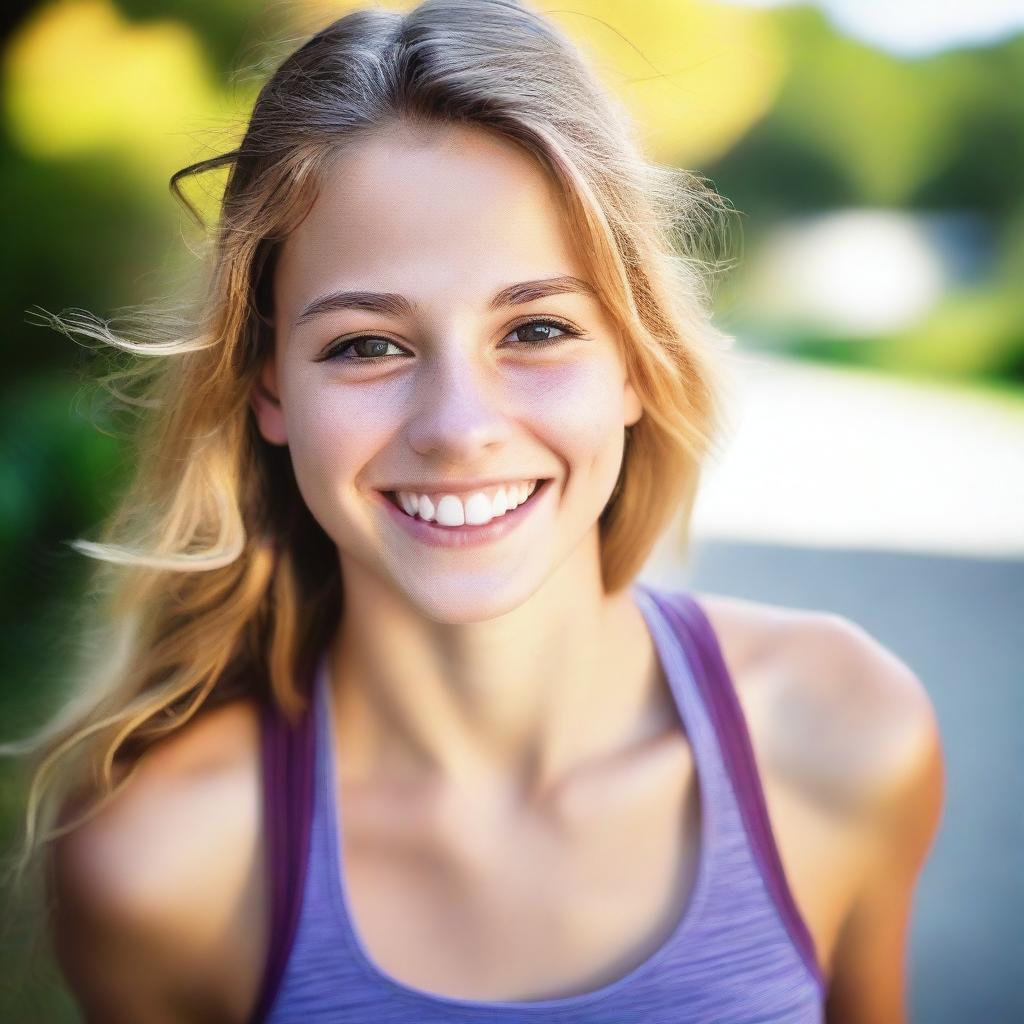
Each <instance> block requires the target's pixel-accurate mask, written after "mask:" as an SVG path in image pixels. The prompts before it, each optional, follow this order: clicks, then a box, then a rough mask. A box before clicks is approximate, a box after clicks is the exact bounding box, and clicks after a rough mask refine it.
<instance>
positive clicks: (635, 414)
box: [622, 380, 644, 427]
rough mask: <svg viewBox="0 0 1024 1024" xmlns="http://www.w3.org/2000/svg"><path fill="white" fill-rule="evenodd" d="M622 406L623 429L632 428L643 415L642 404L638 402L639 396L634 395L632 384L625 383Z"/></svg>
mask: <svg viewBox="0 0 1024 1024" xmlns="http://www.w3.org/2000/svg"><path fill="white" fill-rule="evenodd" d="M623 398H624V402H623V406H624V408H625V413H626V416H625V419H624V420H623V421H622V425H623V426H624V427H632V426H633V425H634V424H636V423H638V422H639V421H640V419H641V418H642V417H643V414H644V407H643V403H642V402H641V401H640V396H639V395H638V394H637V393H636V390H635V389H634V387H633V384H632V382H630V381H629V380H627V381H626V387H625V391H624V393H623Z"/></svg>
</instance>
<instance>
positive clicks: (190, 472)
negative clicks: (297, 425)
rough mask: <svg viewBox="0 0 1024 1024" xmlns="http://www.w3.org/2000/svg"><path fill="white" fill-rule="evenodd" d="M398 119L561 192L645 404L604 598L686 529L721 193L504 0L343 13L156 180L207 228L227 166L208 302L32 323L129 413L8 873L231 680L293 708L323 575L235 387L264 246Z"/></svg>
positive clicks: (320, 536) (245, 355)
mask: <svg viewBox="0 0 1024 1024" xmlns="http://www.w3.org/2000/svg"><path fill="white" fill-rule="evenodd" d="M538 67H542V68H543V73H542V74H538V73H537V68H538ZM399 122H401V123H403V124H407V125H410V126H413V127H415V128H416V129H417V130H420V131H425V132H428V133H429V132H430V131H431V130H437V128H438V127H442V126H445V125H451V124H460V125H470V126H477V127H479V128H480V129H482V130H487V131H490V132H495V133H498V134H499V135H501V136H503V137H504V138H506V139H508V140H510V141H513V142H514V143H516V144H517V145H519V146H521V147H523V148H525V150H526V151H527V152H528V153H529V154H530V155H531V156H532V157H533V158H535V159H536V160H537V161H538V162H539V163H540V165H541V167H542V168H543V169H544V171H545V172H546V173H547V174H549V175H550V177H551V179H552V180H553V181H554V182H555V184H556V186H557V190H558V194H559V196H560V197H561V198H562V200H563V202H564V207H565V213H566V222H567V224H568V227H569V230H570V232H571V234H572V240H573V242H574V244H575V246H576V249H577V251H578V253H579V254H580V256H581V259H583V260H584V261H585V266H586V268H587V270H588V271H589V273H590V275H591V280H592V282H593V284H594V285H595V287H596V288H597V289H598V294H599V296H600V298H601V301H602V302H603V303H604V305H605V307H606V309H607V310H608V312H609V313H610V315H611V317H612V319H613V322H615V323H616V325H617V326H618V328H619V335H620V344H621V345H622V349H623V356H624V359H625V363H626V367H627V372H628V374H629V376H630V379H631V380H632V382H633V384H634V387H635V388H636V390H637V393H638V395H639V396H640V399H641V402H642V404H643V407H644V415H643V416H642V417H641V419H640V420H639V421H638V422H637V423H636V424H635V425H634V426H633V427H631V428H629V429H628V440H627V444H626V447H625V452H624V456H623V462H622V466H621V470H620V475H619V480H618V482H617V484H616V486H615V490H614V491H613V493H612V496H611V497H610V499H609V501H608V504H607V506H606V507H605V509H604V510H603V512H602V513H601V516H600V520H599V530H600V558H601V574H602V581H603V585H604V587H605V589H606V591H608V592H612V591H616V590H619V589H620V588H622V587H624V586H626V585H627V584H629V583H630V581H631V580H632V579H633V577H634V576H635V575H636V574H637V573H638V572H639V570H640V569H641V568H642V566H643V564H644V562H645V560H646V559H647V557H648V555H649V554H650V553H651V551H652V549H653V547H654V545H655V543H656V542H657V540H658V539H659V537H660V536H661V534H662V533H663V532H664V531H665V529H666V527H667V526H668V524H669V522H670V520H672V519H674V518H675V517H677V516H678V517H681V519H680V521H681V524H682V528H683V534H684V536H683V538H682V541H681V542H682V543H683V544H684V545H685V544H686V543H688V541H687V537H688V534H689V523H690V513H691V511H692V506H693V502H694V498H695V495H696V491H697V486H698V481H699V478H700V472H701V467H702V465H703V463H704V461H705V459H706V457H707V456H708V455H709V453H710V452H711V451H712V449H713V448H714V447H715V445H716V444H717V440H718V436H719V428H720V426H721V425H722V420H723V418H722V411H723V404H722V400H721V399H722V395H723V390H722V387H721V385H722V384H723V383H724V378H723V377H722V376H721V374H720V369H721V367H722V363H721V361H720V360H719V359H718V355H719V354H720V353H721V352H722V351H723V350H724V349H726V348H728V347H729V344H730V340H731V339H729V338H728V336H726V335H724V334H723V333H721V332H720V331H719V330H718V329H717V328H716V327H714V326H713V325H712V322H711V315H710V305H711V301H710V299H711V288H710V283H711V280H712V277H713V272H714V271H715V270H717V269H720V268H721V267H722V266H724V265H725V263H724V261H721V262H716V261H715V259H714V258H712V256H710V255H709V254H712V253H714V252H717V251H718V250H717V249H716V245H717V244H718V243H719V242H720V241H722V240H723V239H724V238H725V231H724V230H723V226H724V225H725V219H724V216H723V215H724V214H726V213H728V212H729V207H728V206H727V204H726V203H725V201H724V200H723V199H721V197H720V196H719V195H718V194H717V193H716V192H715V190H714V189H713V188H712V187H711V186H710V184H709V183H708V182H707V181H706V180H705V179H703V178H700V177H699V176H697V175H695V174H692V173H690V172H687V171H684V170H680V169H678V168H674V167H669V166H664V165H661V164H658V163H655V162H653V161H651V160H650V159H648V158H647V157H645V156H644V155H643V152H642V147H641V145H640V144H639V142H638V139H637V137H636V135H635V131H634V128H633V125H632V124H631V121H630V119H629V117H628V115H627V113H626V112H625V109H624V108H623V106H622V105H621V104H620V103H619V102H618V101H617V99H615V98H614V97H613V96H612V95H610V94H609V93H608V92H607V91H606V90H605V89H604V88H602V86H601V85H600V84H599V81H598V78H597V76H596V75H595V74H594V72H593V70H592V69H591V67H590V65H589V64H588V60H587V58H586V57H585V55H584V54H582V53H581V52H580V51H579V50H578V49H577V47H576V46H575V45H574V44H573V43H572V41H571V40H570V39H569V38H568V37H567V36H566V35H565V34H563V33H562V32H561V31H560V30H559V29H558V28H557V27H556V26H554V25H553V24H552V23H551V22H550V21H549V20H547V19H546V18H544V17H543V16H542V15H540V14H538V13H537V12H535V11H533V10H531V9H529V8H528V7H527V6H525V5H524V4H522V3H520V2H517V0H425V2H423V3H421V4H419V6H417V7H415V8H414V9H412V10H411V11H409V12H407V13H404V14H401V13H397V12H394V11H389V10H384V9H364V10H359V11H355V12H353V13H350V14H348V15H346V16H344V17H342V18H339V19H338V20H336V21H334V22H332V23H331V24H329V25H327V26H326V27H325V28H323V29H322V30H321V31H319V32H317V33H316V34H315V35H313V36H312V37H311V38H309V39H308V40H307V41H306V42H305V43H304V44H303V45H301V46H299V47H298V48H297V49H296V50H294V52H292V53H291V54H290V55H288V56H287V57H286V58H285V59H284V60H283V61H282V62H281V63H280V65H279V66H278V67H277V69H276V70H275V71H274V72H273V73H272V74H271V75H270V76H269V78H268V79H267V81H266V82H265V84H264V85H263V87H262V89H261V91H260V92H259V95H258V98H257V100H256V103H255V106H254V108H253V110H252V113H251V115H250V117H249V120H248V124H247V126H246V130H245V132H244V135H243V137H242V140H241V142H240V143H239V145H238V146H237V147H236V148H234V149H232V150H231V151H230V152H224V153H222V154H220V155H217V156H214V157H212V158H211V159H206V160H202V161H200V162H197V163H194V164H191V165H190V166H188V167H185V168H183V169H181V170H179V171H178V172H177V173H175V174H174V175H173V176H172V178H171V180H170V188H171V191H172V193H173V194H174V195H175V196H176V197H177V198H178V199H179V200H180V201H181V202H182V203H183V204H184V206H185V207H186V209H188V210H189V211H190V213H191V214H192V215H193V216H194V217H195V218H196V219H197V220H198V221H199V223H200V224H202V219H201V217H200V216H199V214H198V212H197V211H196V209H195V207H194V206H193V205H192V204H191V203H190V202H189V200H188V198H187V197H186V196H185V195H184V193H183V192H182V189H181V185H182V183H183V182H184V181H185V180H186V179H190V178H193V177H195V176H197V175H201V174H204V173H206V172H209V171H214V170H217V169H219V168H227V170H228V174H227V181H226V185H225V189H224V193H223V197H222V200H221V204H220V213H219V218H218V219H217V222H216V225H215V229H213V230H211V231H210V232H209V236H208V243H207V244H208V252H209V258H208V262H207V263H206V264H204V266H205V268H206V269H205V271H204V275H205V276H204V280H203V283H202V288H201V289H200V293H201V294H200V296H199V298H198V300H197V302H196V303H195V308H194V310H193V311H192V312H190V313H189V314H188V315H186V316H184V317H182V318H181V319H180V321H175V325H174V327H175V329H174V330H173V331H172V332H171V333H172V336H170V337H167V338H160V337H159V331H158V330H157V327H158V325H157V323H156V322H152V323H149V324H141V325H140V330H139V331H138V332H137V337H135V338H134V339H130V338H128V337H126V336H124V335H123V334H121V333H117V332H115V331H113V330H112V329H111V327H110V322H109V321H104V320H101V319H98V318H96V317H93V316H91V315H89V314H84V313H81V312H80V311H64V313H63V314H61V315H55V314H48V316H49V317H50V323H51V325H52V326H54V327H56V328H57V329H58V330H61V331H63V332H65V333H66V334H68V335H69V336H76V335H77V336H80V337H87V338H91V339H93V340H94V341H97V342H99V343H101V344H103V345H108V346H112V347H113V349H116V350H119V351H118V353H116V354H118V355H121V356H124V355H125V354H127V364H126V366H124V367H123V368H121V369H120V370H119V371H117V372H116V373H113V374H111V375H110V376H109V377H108V378H107V379H106V380H105V381H104V382H103V383H104V384H105V385H107V390H108V392H109V393H110V394H111V395H112V396H114V398H115V399H116V400H117V402H120V403H121V405H122V406H124V407H125V408H127V409H129V410H130V411H131V412H132V413H133V415H135V416H136V417H137V424H136V427H135V429H134V430H133V431H132V433H131V437H130V441H131V447H130V452H129V455H130V464H131V476H130V479H129V480H128V482H127V484H126V486H125V487H124V488H123V491H122V493H120V494H119V495H118V496H117V498H116V500H115V503H114V506H113V509H112V511H111V513H110V514H109V516H108V517H107V518H106V519H105V520H104V522H103V523H102V524H101V527H100V536H99V537H98V539H96V540H84V539H76V540H74V541H71V542H70V543H71V545H72V546H73V547H74V548H75V550H77V551H79V552H80V553H82V554H84V555H87V556H89V557H90V558H92V559H94V560H95V565H94V567H93V569H92V570H91V571H92V575H91V577H90V583H89V587H88V594H87V600H85V601H83V602H82V604H81V607H80V608H76V610H75V615H74V618H75V622H74V623H73V625H74V634H75V644H76V646H75V655H74V659H73V660H74V662H75V664H73V665H72V667H71V668H70V669H69V671H68V675H67V680H68V682H67V691H68V695H69V696H68V699H66V700H64V701H62V703H61V706H60V708H59V709H58V710H57V712H56V713H55V714H54V716H53V717H52V719H51V720H50V721H48V722H47V723H45V724H44V725H43V726H42V727H41V728H40V729H39V730H38V732H37V733H36V734H35V735H33V736H31V737H29V738H27V739H23V740H20V741H17V742H14V743H8V744H6V745H5V746H4V748H3V750H4V752H5V753H8V754H15V755H18V756H21V755H27V756H28V759H29V763H30V764H31V771H30V776H29V778H30V784H29V786H28V793H27V800H26V810H25V823H24V824H25V836H24V842H23V845H22V847H21V851H20V857H19V858H18V862H17V868H16V872H17V874H18V876H19V878H20V877H21V875H22V873H23V872H24V870H25V869H26V868H27V867H29V866H30V865H35V864H37V863H41V862H42V861H43V860H44V858H43V857H42V856H41V854H42V852H43V851H44V850H45V849H47V848H48V846H49V844H50V842H51V841H52V840H53V839H56V838H57V837H58V836H60V835H62V834H64V833H66V832H67V831H69V830H70V829H72V828H74V827H75V826H76V825H78V824H80V823H81V822H82V821H84V820H85V818H86V817H88V816H90V815H91V814H92V813H94V812H95V811H96V810H98V809H99V808H100V807H101V806H103V804H104V803H106V802H107V800H109V798H110V797H111V796H113V795H114V794H115V793H116V792H117V791H118V790H119V789H120V787H121V786H122V785H123V784H124V783H125V782H126V781H127V778H128V777H130V775H131V770H132V768H133V766H134V765H136V764H137V763H138V758H139V756H140V755H141V754H142V753H143V752H144V751H145V750H146V749H147V748H148V747H149V746H151V745H152V744H154V743H155V742H157V741H158V740H159V739H160V738H161V737H165V736H167V735H168V734H170V733H173V732H174V731H175V730H177V729H180V728H181V727H182V726H183V725H185V723H187V722H188V721H189V720H190V719H191V718H192V717H193V716H195V715H196V714H198V713H199V712H200V710H201V709H204V708H209V707H211V706H213V705H215V704H219V703H222V702H224V701H226V700H229V699H231V698H232V697H235V696H238V695H241V694H248V695H252V696H254V697H256V698H258V699H260V700H266V701H270V702H272V703H273V704H275V705H276V706H277V707H278V708H279V709H280V710H281V711H282V712H283V713H284V714H285V715H287V716H289V717H291V718H294V717H295V716H297V715H299V714H301V713H302V711H303V709H304V708H305V706H306V703H307V699H308V694H307V693H305V692H303V680H305V679H306V673H305V666H307V665H308V664H309V662H310V660H311V659H312V658H313V657H314V656H315V653H316V652H317V651H319V650H320V649H321V648H322V646H323V645H324V644H325V643H326V642H327V640H328V638H329V634H330V633H331V631H332V630H333V629H334V628H335V627H336V626H337V623H338V621H339V617H340V615H341V614H342V612H343V609H342V598H341V595H342V588H341V580H340V569H339V565H338V560H337V557H336V551H335V550H334V547H333V543H332V542H331V541H330V539H329V537H328V536H327V534H326V533H325V531H324V530H323V529H322V528H321V526H320V525H319V523H318V522H317V521H316V520H315V519H314V518H313V516H312V514H311V513H310V512H309V510H308V508H307V507H306V505H305V504H304V502H303V500H302V498H301V495H300V493H299V489H298V487H297V485H296V481H295V477H294V475H293V472H292V467H291V462H290V457H289V453H288V450H287V448H285V447H279V446H274V445H271V444H268V443H267V442H265V441H264V440H263V438H262V437H261V435H260V434H259V431H258V429H257V427H256V422H255V418H254V414H253V411H252V409H251V406H250V402H249V397H250V392H251V390H252V387H253V385H254V382H255V379H256V375H257V372H258V369H259V366H260V363H261V360H262V358H263V357H264V356H265V355H266V354H267V353H268V352H269V351H270V350H271V347H272V343H273V334H272V330H273V328H272V321H271V320H270V318H269V316H268V312H269V309H270V299H271V296H272V289H271V279H272V277H271V276H272V274H273V270H274V265H275V259H276V256H277V253H278V251H279V248H280V245H281V242H282V241H283V239H285V238H286V237H287V235H288V234H289V232H290V231H291V230H292V229H293V228H294V227H295V226H296V225H297V224H298V222H299V221H300V220H301V218H302V217H303V216H304V215H305V213H306V212H307V211H308V210H309V208H310V206H311V204H312V202H313V200H314V198H315V196H316V193H317V188H318V184H319V182H320V181H321V180H322V179H323V175H324V172H325V169H326V168H327V166H328V164H329V163H330V162H331V160H332V158H333V157H334V156H335V155H337V154H338V153H339V152H341V151H344V150H346V149H348V148H351V147H355V146H358V145H359V144H360V142H361V141H362V140H363V139H366V138H367V137H369V136H371V135H374V134H376V133H386V132H388V131H390V130H392V129H393V128H394V126H395V125H396V124H397V123H399ZM203 226H204V227H205V225H203ZM140 339H141V340H140ZM112 385H116V386H112ZM122 769H124V770H123V771H122ZM70 807H75V808H76V810H83V811H84V813H81V814H76V815H71V814H70V813H69V812H68V808H70Z"/></svg>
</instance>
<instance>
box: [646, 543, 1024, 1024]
mask: <svg viewBox="0 0 1024 1024" xmlns="http://www.w3.org/2000/svg"><path fill="white" fill-rule="evenodd" d="M642 577H643V578H644V579H645V580H647V581H649V582H651V583H654V584H661V583H681V584H682V585H685V586H689V587H692V588H693V589H695V590H698V591H700V590H704V591H710V592H718V593H723V594H731V595H735V596H738V597H746V598H750V599H753V600H759V601H768V602H772V603H775V604H782V605H788V606H791V607H806V608H820V609H828V610H830V611H834V612H838V613H840V614H842V615H845V616H847V617H848V618H850V619H853V620H854V621H856V622H858V623H859V624H860V625H861V626H863V627H864V628H865V629H867V630H868V631H869V632H870V633H871V634H872V635H873V636H875V637H876V638H878V639H879V640H880V641H881V642H882V643H884V644H886V646H888V647H889V648H890V649H891V650H893V651H894V652H895V653H896V654H897V655H899V657H901V658H902V659H903V660H904V661H905V662H906V663H907V664H908V665H910V667H911V668H913V669H914V671H915V672H916V673H917V675H918V676H919V677H920V679H921V680H922V681H923V682H924V683H925V685H926V686H927V688H928V691H929V694H930V695H931V698H932V701H933V703H934V705H935V708H936V711H937V713H938V717H939V721H940V725H941V728H942V733H943V739H944V747H945V753H946V772H947V796H946V806H945V812H944V815H943V820H942V823H941V825H940V827H939V832H938V835H937V837H936V841H935V844H934V846H933V848H932V852H931V855H930V857H929V860H928V862H927V863H926V865H925V868H924V870H923V872H922V875H921V878H920V882H919V885H918V888H917V893H916V897H915V909H914V916H913V920H912V926H911V934H910V958H909V959H910V962H909V965H908V969H909V979H910V997H911V1010H912V1012H911V1021H912V1024H968V1022H970V1024H973V1022H975V1021H979V1022H980V1021H984V1022H985V1024H1019V1022H1021V1021H1024V925H1022V922H1024V767H1022V766H1024V739H1022V737H1024V561H1000V560H995V559H975V558H963V557H946V556H934V555H917V554H910V555H905V554H894V553H891V552H871V551H867V552H865V551H844V550H834V549H832V550H830V549H813V550H812V549H802V548H791V547H780V546H775V545H761V544H744V543H733V542H728V543H726V542H720V541H708V540H704V541H698V542H696V543H695V545H694V548H693V550H692V552H691V555H690V558H689V560H688V561H687V562H686V563H683V564H680V563H675V564H672V563H671V562H670V561H669V560H668V559H666V558H664V557H661V558H659V559H656V560H655V561H652V563H649V564H648V568H647V569H646V570H645V572H644V573H643V574H642Z"/></svg>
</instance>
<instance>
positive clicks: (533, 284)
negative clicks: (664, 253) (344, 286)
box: [292, 274, 597, 328]
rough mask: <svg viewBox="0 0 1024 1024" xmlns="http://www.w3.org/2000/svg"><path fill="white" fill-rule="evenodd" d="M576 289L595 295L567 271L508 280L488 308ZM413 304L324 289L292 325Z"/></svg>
mask: <svg viewBox="0 0 1024 1024" xmlns="http://www.w3.org/2000/svg"><path fill="white" fill-rule="evenodd" d="M573 292H578V293H581V294H583V295H589V296H591V297H593V298H596V297H597V291H596V289H595V288H594V287H593V285H591V284H590V283H589V282H587V281H584V280H583V279H582V278H579V277H573V276H572V275H571V274H561V275H559V276H558V277H547V278H543V279H541V280H538V281H520V282H519V283H518V284H510V285H507V286H506V287H504V288H502V289H501V290H500V291H499V292H497V293H496V294H495V295H494V296H493V298H492V299H491V301H490V302H489V303H488V308H489V309H491V310H498V309H503V308H504V307H506V306H521V305H523V304H524V303H527V302H533V301H535V300H536V299H544V298H547V297H548V296H549V295H565V294H569V293H573ZM414 307H415V304H414V303H412V302H410V301H409V300H408V299H407V298H406V297H405V296H404V295H399V294H397V293H396V292H369V291H344V292H328V293H327V294H326V295H320V296H318V297H317V298H315V299H313V300H312V301H311V302H309V303H307V304H306V305H305V306H303V307H302V310H301V311H300V312H299V315H298V316H297V317H296V318H295V322H294V323H293V324H292V327H293V328H295V327H299V326H301V325H302V324H305V323H308V322H309V321H310V320H313V319H315V318H316V317H318V316H322V315H323V314H324V313H333V312H334V311H335V310H339V309H358V310H363V311H365V312H369V313H383V314H384V315H385V316H395V317H399V316H404V315H408V314H410V313H411V312H412V311H413V309H414Z"/></svg>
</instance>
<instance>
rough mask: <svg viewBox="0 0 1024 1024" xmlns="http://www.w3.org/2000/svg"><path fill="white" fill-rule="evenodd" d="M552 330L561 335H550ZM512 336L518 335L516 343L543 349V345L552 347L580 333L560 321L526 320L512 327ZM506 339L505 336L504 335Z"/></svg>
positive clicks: (576, 336)
mask: <svg viewBox="0 0 1024 1024" xmlns="http://www.w3.org/2000/svg"><path fill="white" fill-rule="evenodd" d="M552 330H555V331H561V332H562V335H561V336H559V335H552ZM511 333H512V334H517V335H520V337H519V339H518V343H519V344H522V345H528V346H532V347H534V348H543V347H544V346H545V345H552V344H554V343H555V342H558V341H564V340H565V338H578V337H579V336H580V332H579V331H577V330H576V328H575V327H572V326H571V325H570V324H567V323H565V322H564V321H561V320H527V321H526V322H525V323H522V324H519V326H518V327H513V328H512V331H511ZM506 337H507V335H506Z"/></svg>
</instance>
